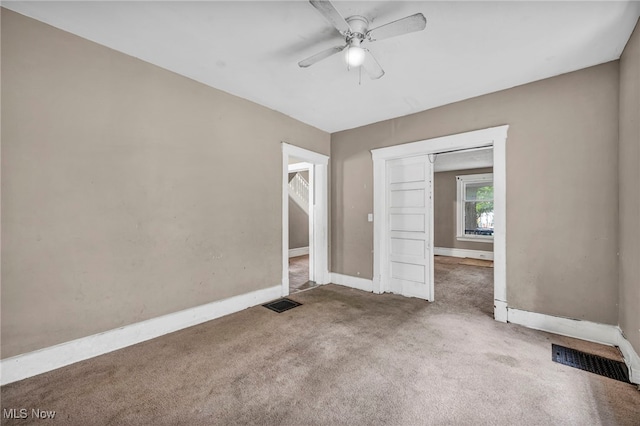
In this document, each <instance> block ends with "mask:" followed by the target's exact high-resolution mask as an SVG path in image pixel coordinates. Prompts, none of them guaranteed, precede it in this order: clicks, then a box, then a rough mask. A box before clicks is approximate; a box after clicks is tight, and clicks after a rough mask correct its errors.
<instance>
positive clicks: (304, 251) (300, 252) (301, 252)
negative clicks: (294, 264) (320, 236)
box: [289, 246, 309, 257]
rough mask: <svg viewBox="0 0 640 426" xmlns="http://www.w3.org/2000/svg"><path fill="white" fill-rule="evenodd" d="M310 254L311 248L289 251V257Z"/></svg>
mask: <svg viewBox="0 0 640 426" xmlns="http://www.w3.org/2000/svg"><path fill="white" fill-rule="evenodd" d="M305 254H309V246H307V247H299V248H294V249H289V257H296V256H304V255H305Z"/></svg>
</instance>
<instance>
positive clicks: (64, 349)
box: [0, 285, 281, 386]
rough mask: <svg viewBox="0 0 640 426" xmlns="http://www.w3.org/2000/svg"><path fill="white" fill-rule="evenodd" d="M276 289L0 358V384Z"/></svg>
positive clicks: (255, 300)
mask: <svg viewBox="0 0 640 426" xmlns="http://www.w3.org/2000/svg"><path fill="white" fill-rule="evenodd" d="M280 292H281V286H280V285H277V286H274V287H269V288H265V289H262V290H257V291H253V292H251V293H246V294H242V295H239V296H234V297H230V298H228V299H223V300H218V301H215V302H211V303H207V304H205V305H200V306H196V307H194V308H190V309H185V310H183V311H178V312H174V313H171V314H167V315H163V316H160V317H156V318H152V319H149V320H146V321H141V322H138V323H135V324H131V325H127V326H124V327H120V328H116V329H113V330H109V331H105V332H104V333H98V334H94V335H92V336H87V337H83V338H80V339H76V340H71V341H69V342H65V343H61V344H59V345H55V346H50V347H48V348H44V349H40V350H37V351H33V352H29V353H26V354H22V355H17V356H14V357H11V358H6V359H3V360H0V385H2V386H4V385H6V384H8V383H13V382H16V381H18V380H22V379H26V378H28V377H32V376H35V375H38V374H42V373H46V372H47V371H51V370H55V369H57V368H60V367H64V366H66V365H70V364H74V363H76V362H79V361H83V360H85V359H89V358H93V357H96V356H98V355H103V354H106V353H109V352H112V351H115V350H118V349H122V348H124V347H127V346H131V345H135V344H136V343H140V342H144V341H146V340H150V339H153V338H156V337H160V336H163V335H165V334H168V333H173V332H174V331H178V330H182V329H183V328H187V327H191V326H194V325H197V324H201V323H203V322H206V321H211V320H213V319H216V318H220V317H223V316H225V315H229V314H232V313H234V312H238V311H242V310H243V309H247V308H250V307H252V306H256V305H260V304H263V303H266V302H269V301H271V300H274V299H277V298H279V297H280Z"/></svg>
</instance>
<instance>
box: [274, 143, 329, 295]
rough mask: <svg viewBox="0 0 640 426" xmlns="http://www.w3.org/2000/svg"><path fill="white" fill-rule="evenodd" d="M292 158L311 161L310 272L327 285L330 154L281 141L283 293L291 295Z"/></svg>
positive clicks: (316, 279)
mask: <svg viewBox="0 0 640 426" xmlns="http://www.w3.org/2000/svg"><path fill="white" fill-rule="evenodd" d="M289 157H296V158H297V159H299V160H302V161H303V162H305V163H309V180H310V181H309V186H310V188H309V189H310V191H309V198H310V204H311V205H310V208H309V221H310V223H311V224H313V226H310V227H309V275H310V278H311V279H312V280H313V281H315V282H316V283H317V284H328V283H329V282H330V280H331V277H330V274H329V243H328V229H329V208H328V206H329V197H328V166H329V157H327V156H326V155H323V154H318V153H317V152H313V151H309V150H308V149H304V148H300V147H297V146H294V145H290V144H288V143H286V142H282V296H288V295H289V179H288V177H289Z"/></svg>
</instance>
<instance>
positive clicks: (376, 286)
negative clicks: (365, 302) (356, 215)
mask: <svg viewBox="0 0 640 426" xmlns="http://www.w3.org/2000/svg"><path fill="white" fill-rule="evenodd" d="M508 129H509V126H508V125H503V126H498V127H491V128H487V129H482V130H475V131H471V132H465V133H458V134H454V135H450V136H442V137H438V138H433V139H426V140H422V141H417V142H411V143H406V144H401V145H394V146H390V147H387V148H379V149H374V150H372V151H371V155H372V158H373V213H374V216H373V217H374V224H373V246H374V255H373V291H374V293H383V292H385V291H387V287H386V282H387V274H388V271H386V270H385V265H386V262H387V260H388V256H389V247H387V240H388V238H387V235H388V232H389V230H388V224H387V223H386V221H385V220H384V217H385V211H386V206H387V200H386V181H387V177H386V169H387V167H386V162H387V161H388V160H392V159H398V158H406V157H413V156H417V155H425V154H427V155H428V154H437V153H439V152H446V151H454V150H462V149H469V148H478V147H489V146H491V147H493V186H494V189H493V191H494V239H493V251H494V278H493V294H494V318H495V320H496V321H500V322H507V277H506V275H507V274H506V256H507V253H506V231H507V220H506V219H507V217H506V214H507V209H506V194H507V191H506V184H507V182H506V141H507V131H508ZM432 184H433V183H432ZM431 205H432V207H431V208H432V211H431V216H432V217H433V203H431ZM430 239H431V241H430V242H429V245H430V247H433V233H431V237H430ZM431 256H432V257H433V253H432V254H431Z"/></svg>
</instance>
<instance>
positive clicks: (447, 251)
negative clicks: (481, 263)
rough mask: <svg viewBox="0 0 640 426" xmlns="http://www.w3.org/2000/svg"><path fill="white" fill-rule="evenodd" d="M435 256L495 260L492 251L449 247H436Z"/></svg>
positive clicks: (434, 249)
mask: <svg viewBox="0 0 640 426" xmlns="http://www.w3.org/2000/svg"><path fill="white" fill-rule="evenodd" d="M433 254H435V255H436V256H451V257H470V258H472V259H484V260H493V252H492V251H484V250H467V249H457V248H448V247H434V248H433Z"/></svg>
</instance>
